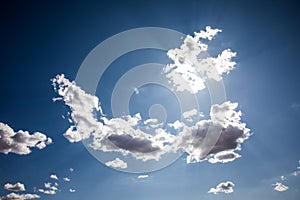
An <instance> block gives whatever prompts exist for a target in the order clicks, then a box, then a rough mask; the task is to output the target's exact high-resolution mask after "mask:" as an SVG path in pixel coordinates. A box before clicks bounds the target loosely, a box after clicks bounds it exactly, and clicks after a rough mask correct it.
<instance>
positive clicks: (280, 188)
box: [273, 182, 289, 192]
mask: <svg viewBox="0 0 300 200" xmlns="http://www.w3.org/2000/svg"><path fill="white" fill-rule="evenodd" d="M273 185H274V186H275V187H274V190H276V191H278V192H283V191H286V190H287V189H289V187H288V186H286V185H283V184H282V183H279V182H276V183H275V184H273Z"/></svg>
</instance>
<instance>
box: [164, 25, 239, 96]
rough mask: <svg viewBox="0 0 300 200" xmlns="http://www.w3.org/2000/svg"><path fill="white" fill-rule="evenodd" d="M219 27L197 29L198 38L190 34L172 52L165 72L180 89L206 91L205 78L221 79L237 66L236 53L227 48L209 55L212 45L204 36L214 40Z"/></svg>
mask: <svg viewBox="0 0 300 200" xmlns="http://www.w3.org/2000/svg"><path fill="white" fill-rule="evenodd" d="M218 32H221V30H219V29H212V28H211V27H209V26H208V27H206V30H205V31H202V30H201V31H200V32H199V33H197V32H195V33H194V37H193V36H191V35H188V36H187V37H186V38H185V39H184V42H183V44H182V45H181V46H180V48H175V49H171V50H169V51H168V53H167V54H168V56H169V58H170V59H171V60H172V61H173V63H172V64H168V65H167V66H166V67H165V68H164V73H165V75H166V77H167V78H168V79H169V81H170V82H171V83H172V84H173V86H174V87H175V88H176V90H177V91H184V90H186V91H189V92H191V93H197V92H198V91H201V90H203V89H204V88H205V87H206V86H205V81H206V80H208V79H213V80H216V81H220V80H221V79H222V75H223V74H228V73H229V72H230V71H231V70H232V69H233V68H234V66H235V64H236V63H235V62H233V61H232V60H231V59H232V58H233V57H235V56H236V53H235V52H232V51H231V50H230V49H225V50H224V51H222V52H221V53H220V54H219V55H218V56H217V57H209V56H208V55H207V49H208V46H207V44H205V43H204V42H203V41H202V40H201V39H208V40H211V39H212V38H213V37H214V36H215V35H216V34H217V33H218Z"/></svg>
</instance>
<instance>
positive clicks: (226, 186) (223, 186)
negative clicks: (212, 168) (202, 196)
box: [208, 181, 234, 194]
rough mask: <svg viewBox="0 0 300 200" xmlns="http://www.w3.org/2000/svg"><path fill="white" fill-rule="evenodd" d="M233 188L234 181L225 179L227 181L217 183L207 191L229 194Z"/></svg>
mask: <svg viewBox="0 0 300 200" xmlns="http://www.w3.org/2000/svg"><path fill="white" fill-rule="evenodd" d="M233 188H234V183H233V182H231V181H227V182H224V183H220V184H218V185H217V187H216V188H210V190H209V191H208V193H213V194H218V193H225V194H229V193H232V192H233V191H234V190H233Z"/></svg>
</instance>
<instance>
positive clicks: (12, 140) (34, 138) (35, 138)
mask: <svg viewBox="0 0 300 200" xmlns="http://www.w3.org/2000/svg"><path fill="white" fill-rule="evenodd" d="M51 143H52V139H51V138H49V137H47V136H46V135H44V134H42V133H40V132H35V133H33V134H32V135H31V134H29V132H28V131H23V130H19V131H17V132H15V131H14V130H13V129H12V128H11V127H9V126H8V125H7V124H4V123H1V122H0V152H1V153H4V154H8V153H15V154H19V155H26V154H29V153H31V149H30V148H34V147H36V148H38V149H43V148H45V147H46V145H49V144H51Z"/></svg>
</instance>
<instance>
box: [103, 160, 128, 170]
mask: <svg viewBox="0 0 300 200" xmlns="http://www.w3.org/2000/svg"><path fill="white" fill-rule="evenodd" d="M105 165H106V166H108V167H113V168H120V169H125V168H127V163H126V162H124V161H123V160H121V159H120V158H116V159H114V160H112V161H108V162H106V163H105Z"/></svg>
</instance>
